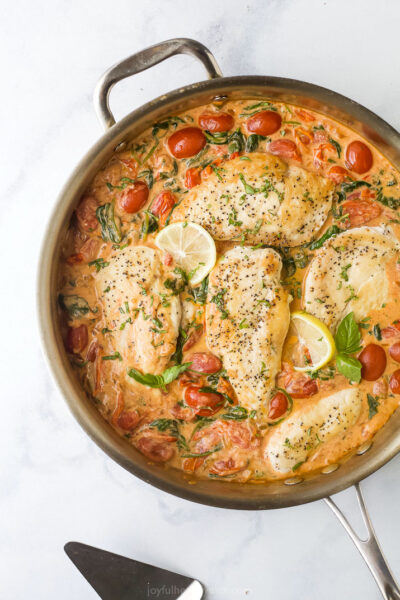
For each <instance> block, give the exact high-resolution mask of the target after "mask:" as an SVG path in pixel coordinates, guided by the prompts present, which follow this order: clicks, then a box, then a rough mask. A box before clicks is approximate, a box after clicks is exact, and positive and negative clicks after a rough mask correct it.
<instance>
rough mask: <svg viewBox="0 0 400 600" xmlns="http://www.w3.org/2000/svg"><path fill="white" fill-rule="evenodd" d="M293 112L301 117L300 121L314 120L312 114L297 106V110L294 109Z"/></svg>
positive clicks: (308, 121)
mask: <svg viewBox="0 0 400 600" xmlns="http://www.w3.org/2000/svg"><path fill="white" fill-rule="evenodd" d="M294 112H295V113H296V115H297V116H298V117H299V119H301V120H302V121H306V122H307V123H311V122H312V121H315V118H314V117H313V115H311V114H310V113H308V112H306V111H305V110H302V109H301V108H299V109H298V110H295V111H294Z"/></svg>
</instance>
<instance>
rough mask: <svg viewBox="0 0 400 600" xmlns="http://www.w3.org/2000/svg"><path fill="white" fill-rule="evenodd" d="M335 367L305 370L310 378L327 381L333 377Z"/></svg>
mask: <svg viewBox="0 0 400 600" xmlns="http://www.w3.org/2000/svg"><path fill="white" fill-rule="evenodd" d="M335 372H336V369H335V367H326V369H317V370H316V371H307V375H308V376H309V377H311V379H320V380H321V381H328V380H329V379H333V377H335Z"/></svg>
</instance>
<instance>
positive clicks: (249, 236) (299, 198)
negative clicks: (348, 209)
mask: <svg viewBox="0 0 400 600" xmlns="http://www.w3.org/2000/svg"><path fill="white" fill-rule="evenodd" d="M242 158H243V157H238V158H235V159H233V160H230V161H228V162H226V163H225V164H224V166H223V167H216V168H215V169H214V172H213V173H212V174H211V175H210V176H209V177H208V178H207V179H205V180H204V181H203V182H202V183H201V184H200V185H198V186H196V187H195V188H193V189H192V190H191V191H190V192H189V194H187V195H186V196H185V198H184V199H183V201H182V202H181V204H180V205H179V206H178V207H177V208H176V209H175V211H174V212H173V215H172V220H173V221H194V222H195V223H198V224H199V225H202V226H203V227H204V228H205V229H207V231H209V233H210V234H211V235H212V236H213V238H214V239H216V240H239V239H240V240H244V241H245V242H247V243H249V244H257V243H265V244H268V245H274V246H298V245H300V244H304V243H306V242H309V241H311V240H312V239H313V238H314V237H315V236H316V235H317V233H318V230H319V229H320V228H321V227H322V225H323V224H324V223H325V221H326V218H327V216H328V212H329V209H330V208H331V205H332V195H333V189H334V184H333V182H332V181H330V180H328V179H325V178H323V177H321V176H319V175H316V174H314V173H309V172H308V171H305V170H304V169H302V168H301V167H297V166H293V165H291V166H288V165H287V164H286V163H285V162H283V161H282V160H281V159H280V158H278V157H276V156H273V155H272V154H261V153H254V154H252V155H251V157H248V160H242Z"/></svg>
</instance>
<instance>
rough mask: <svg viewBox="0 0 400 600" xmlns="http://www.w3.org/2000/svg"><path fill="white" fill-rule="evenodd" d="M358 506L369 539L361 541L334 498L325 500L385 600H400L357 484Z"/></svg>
mask: <svg viewBox="0 0 400 600" xmlns="http://www.w3.org/2000/svg"><path fill="white" fill-rule="evenodd" d="M354 487H355V489H356V493H357V498H358V504H359V506H360V510H361V514H362V517H363V520H364V523H365V526H366V528H367V531H368V537H367V538H366V539H365V540H363V539H361V538H360V537H359V536H358V535H357V534H356V532H355V531H354V529H353V528H352V526H351V525H350V523H349V521H348V520H347V519H346V517H345V516H344V514H343V513H342V511H341V510H340V508H339V507H338V506H337V504H336V503H335V502H334V501H333V500H332V498H330V497H328V498H324V500H325V502H326V503H327V505H328V506H329V508H331V509H332V511H333V512H334V513H335V515H336V516H337V518H338V519H339V521H340V522H341V524H342V525H343V527H344V528H345V530H346V531H347V533H348V534H349V536H350V537H351V539H352V540H353V542H354V544H355V545H356V546H357V548H358V550H359V552H360V554H361V556H362V557H363V559H364V560H365V562H366V563H367V565H368V567H369V569H370V571H371V573H372V575H373V577H374V579H375V581H376V583H377V585H378V587H379V589H380V591H381V593H382V596H383V597H384V598H385V600H400V589H399V587H398V585H397V583H396V581H395V580H394V577H393V575H392V573H391V571H390V568H389V565H388V564H387V562H386V559H385V557H384V555H383V553H382V550H381V547H380V545H379V542H378V539H377V537H376V535H375V531H374V528H373V526H372V523H371V519H370V517H369V514H368V510H367V507H366V505H365V502H364V498H363V495H362V493H361V488H360V485H359V484H358V483H357V484H356V485H355V486H354Z"/></svg>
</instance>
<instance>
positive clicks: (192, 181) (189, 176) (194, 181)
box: [185, 167, 201, 190]
mask: <svg viewBox="0 0 400 600" xmlns="http://www.w3.org/2000/svg"><path fill="white" fill-rule="evenodd" d="M199 183H201V175H200V171H199V169H196V168H195V167H192V168H191V169H188V170H187V171H186V175H185V187H186V188H187V189H188V190H190V189H191V188H192V187H195V186H196V185H199Z"/></svg>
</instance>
